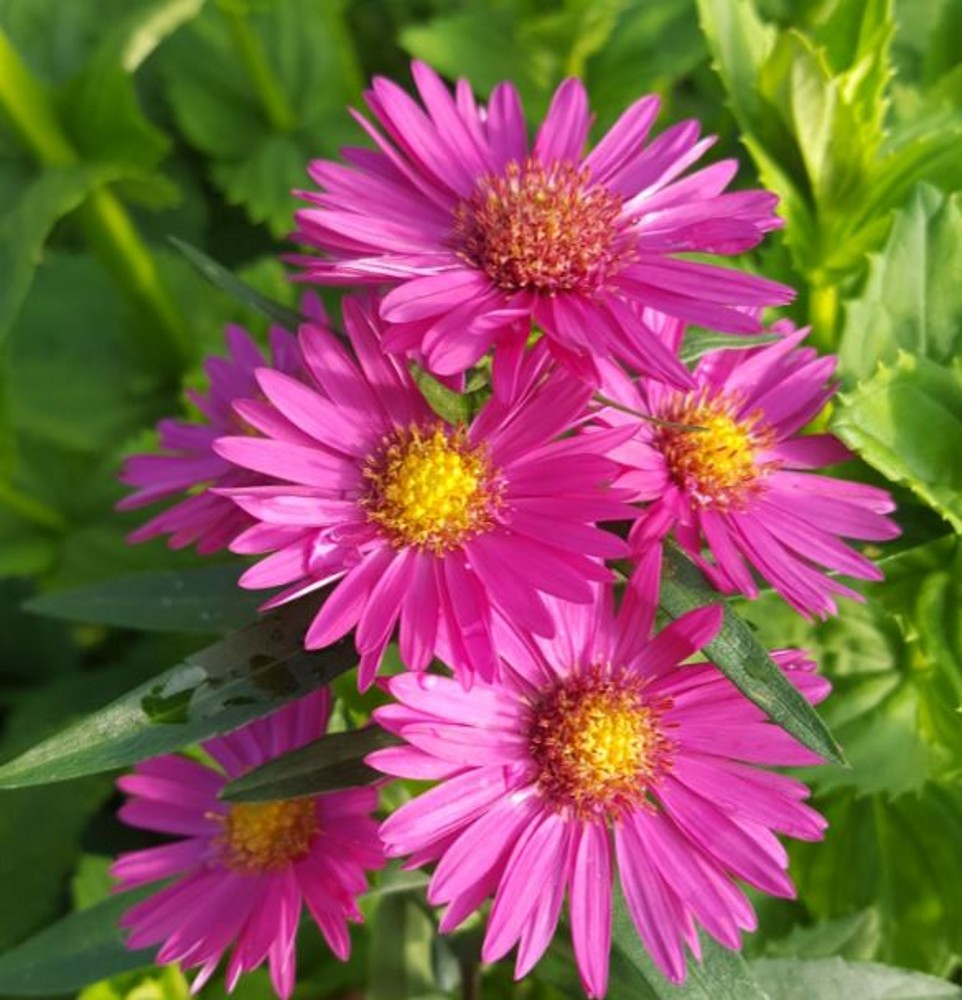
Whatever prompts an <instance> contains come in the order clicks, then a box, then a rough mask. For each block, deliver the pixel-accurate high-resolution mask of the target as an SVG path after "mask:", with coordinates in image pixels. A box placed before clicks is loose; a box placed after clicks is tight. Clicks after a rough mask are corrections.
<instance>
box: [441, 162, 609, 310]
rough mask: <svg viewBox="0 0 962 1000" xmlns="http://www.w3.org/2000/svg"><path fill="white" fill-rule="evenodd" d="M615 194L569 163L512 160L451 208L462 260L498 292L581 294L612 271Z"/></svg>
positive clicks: (603, 279) (596, 284)
mask: <svg viewBox="0 0 962 1000" xmlns="http://www.w3.org/2000/svg"><path fill="white" fill-rule="evenodd" d="M620 214H621V198H620V196H618V195H616V194H613V193H611V192H610V191H608V190H606V189H605V188H603V187H601V186H600V185H597V184H594V185H593V184H591V182H590V179H589V175H588V171H587V170H585V169H581V170H579V169H578V168H577V167H576V166H574V165H573V164H571V163H559V162H554V163H551V164H549V165H548V166H545V165H544V164H543V163H541V162H540V161H539V160H536V159H534V158H532V157H529V158H528V159H527V160H525V162H524V163H523V164H518V163H517V162H516V161H514V160H512V161H511V162H510V163H509V164H508V165H507V167H506V168H505V171H504V173H503V174H501V175H500V176H495V175H489V176H487V177H482V178H481V180H480V181H478V184H477V187H476V188H475V190H474V193H473V194H472V195H471V197H470V198H468V199H467V200H465V201H462V202H461V203H460V204H459V205H458V207H457V209H456V212H455V224H454V233H455V238H456V243H457V248H458V250H459V252H460V254H461V256H462V257H464V259H465V260H467V261H468V262H469V263H471V264H473V265H474V266H475V267H478V268H480V269H481V270H482V271H484V272H485V273H486V274H487V275H488V276H489V277H490V278H491V280H492V281H493V282H494V283H495V284H496V285H497V286H498V287H499V288H503V289H504V290H505V291H512V292H515V291H521V290H523V289H531V290H534V291H538V292H547V293H553V292H561V291H573V290H574V291H589V290H592V289H595V288H597V287H598V286H599V285H601V284H603V283H604V281H605V277H606V275H607V274H608V273H610V272H611V271H614V270H617V269H618V266H619V265H620V263H621V261H622V260H623V259H624V256H625V255H624V252H623V251H619V250H618V249H617V248H616V246H615V243H616V240H615V237H616V236H617V234H618V227H617V220H618V216H619V215H620Z"/></svg>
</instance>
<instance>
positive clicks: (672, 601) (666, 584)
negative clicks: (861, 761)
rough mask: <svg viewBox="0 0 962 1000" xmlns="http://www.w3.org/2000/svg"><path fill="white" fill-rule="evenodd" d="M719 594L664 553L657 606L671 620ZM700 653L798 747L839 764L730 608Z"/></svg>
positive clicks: (823, 730) (811, 714)
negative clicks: (703, 653)
mask: <svg viewBox="0 0 962 1000" xmlns="http://www.w3.org/2000/svg"><path fill="white" fill-rule="evenodd" d="M718 596H719V595H718V593H717V592H716V591H715V590H714V589H712V587H711V586H710V585H709V583H708V581H707V580H706V579H705V577H704V576H703V575H702V574H701V572H700V571H699V570H698V568H697V567H695V566H694V565H693V564H692V563H691V562H690V561H689V560H688V559H686V558H685V557H684V556H683V555H682V554H681V553H680V552H678V551H677V550H674V549H669V550H668V551H667V552H666V554H665V578H664V580H663V581H662V587H661V598H660V605H661V608H662V610H663V611H664V612H665V613H666V614H668V615H669V616H670V617H672V618H679V617H680V616H681V615H683V614H684V613H685V612H686V611H691V610H692V609H693V608H698V607H702V606H703V605H706V604H712V603H717V602H718ZM705 653H706V655H707V656H708V657H709V658H710V659H711V661H712V662H713V663H714V664H715V665H716V666H717V667H718V669H719V670H721V672H722V673H723V674H724V675H725V676H726V677H727V678H728V679H729V680H730V681H731V682H732V683H733V684H734V685H735V686H736V687H737V688H738V689H739V690H740V691H741V692H742V693H743V694H744V695H745V696H746V697H747V698H749V699H750V700H751V701H753V702H754V703H755V704H756V705H758V707H759V708H761V709H762V710H763V711H764V712H765V713H766V714H767V715H768V716H769V718H770V719H771V720H772V722H774V723H776V724H777V725H779V726H781V727H782V728H783V729H784V730H785V731H786V732H788V733H791V735H792V736H794V737H795V739H797V740H798V741H799V742H800V743H803V744H804V745H805V746H807V747H808V748H809V749H810V750H814V751H815V753H817V754H820V755H821V756H822V757H824V758H825V759H826V760H829V761H831V762H832V763H835V764H844V763H845V758H844V756H843V755H842V749H841V747H840V746H839V745H838V743H837V742H836V740H835V738H834V737H833V736H832V734H831V733H830V732H829V729H828V726H826V725H825V723H824V722H823V721H822V719H821V717H820V716H819V714H818V713H817V712H816V711H815V709H814V708H812V706H811V705H810V704H809V703H808V702H807V701H806V700H805V697H804V696H803V695H802V694H800V693H799V692H798V691H797V690H796V689H795V687H794V686H793V685H792V683H791V682H790V681H789V680H788V679H787V678H786V677H785V675H784V674H783V673H782V672H781V670H779V669H778V666H777V665H776V664H775V662H774V660H772V658H771V656H769V655H768V650H767V649H766V648H765V647H764V646H763V645H762V643H761V642H760V641H759V640H758V637H757V636H756V635H755V633H754V632H753V631H752V628H751V626H750V625H748V624H747V623H746V622H744V621H742V619H741V618H739V617H738V616H737V615H736V614H735V613H734V612H733V611H732V610H731V609H730V608H725V621H724V624H723V625H722V628H721V631H720V632H719V633H718V635H717V637H716V638H715V639H713V640H712V641H711V642H710V643H708V645H707V646H705Z"/></svg>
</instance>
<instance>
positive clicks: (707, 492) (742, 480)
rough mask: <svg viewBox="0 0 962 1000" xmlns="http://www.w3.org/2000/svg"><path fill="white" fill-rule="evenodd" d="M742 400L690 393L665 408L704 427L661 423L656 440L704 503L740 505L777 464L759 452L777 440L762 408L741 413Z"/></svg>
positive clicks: (675, 475) (671, 467)
mask: <svg viewBox="0 0 962 1000" xmlns="http://www.w3.org/2000/svg"><path fill="white" fill-rule="evenodd" d="M737 403H738V401H737V400H736V399H734V398H729V397H726V396H721V395H719V396H715V397H713V398H707V397H705V396H704V395H703V394H702V393H697V392H695V393H688V394H687V395H685V396H682V397H680V398H679V399H677V400H676V401H675V402H674V403H673V404H671V405H670V406H669V408H668V409H667V410H666V411H665V412H664V413H663V414H662V416H663V418H664V419H666V420H670V421H672V422H674V423H680V424H687V425H689V426H692V427H697V428H700V429H699V430H694V429H693V430H683V429H678V428H672V427H663V428H660V429H659V430H658V432H657V434H656V436H655V440H656V444H657V446H658V448H659V449H660V450H661V452H662V454H663V455H664V456H665V461H666V463H667V465H668V472H669V475H670V476H671V478H672V479H673V480H674V482H675V483H677V485H678V486H680V487H681V488H682V489H684V490H685V492H686V493H687V494H688V495H689V497H690V498H691V499H692V500H693V501H694V502H695V503H696V504H697V505H698V506H701V507H715V508H721V509H727V508H730V507H737V506H739V505H740V504H742V503H744V501H745V500H746V499H747V498H748V497H750V496H751V495H753V494H754V493H755V492H757V490H758V488H759V486H760V484H761V482H762V480H763V479H764V477H765V476H766V475H767V474H768V472H769V471H770V470H771V467H772V466H771V464H765V463H762V462H760V461H759V454H760V453H761V452H762V451H764V450H765V449H766V448H768V447H770V445H771V443H772V441H773V435H772V432H771V430H770V429H769V428H768V427H766V426H765V425H764V424H763V423H762V421H761V414H759V413H753V414H749V415H748V416H736V412H737Z"/></svg>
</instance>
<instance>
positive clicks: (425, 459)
mask: <svg viewBox="0 0 962 1000" xmlns="http://www.w3.org/2000/svg"><path fill="white" fill-rule="evenodd" d="M375 309H376V305H375V304H374V303H367V304H361V303H360V302H358V301H355V300H351V299H348V300H346V302H345V305H344V319H345V326H346V328H347V332H348V335H349V337H350V341H351V344H352V345H353V348H354V351H355V353H356V356H357V360H356V361H355V360H354V359H353V358H352V357H351V356H350V355H349V353H348V352H347V351H346V350H345V348H344V347H343V346H342V345H341V343H339V342H338V341H337V340H336V339H335V338H334V337H333V336H332V335H331V334H330V333H329V332H328V331H326V330H324V329H323V328H320V327H316V326H310V325H308V326H306V327H304V328H302V330H301V334H300V336H301V340H300V343H301V349H302V353H303V356H304V360H305V363H306V365H307V367H308V369H309V370H310V373H311V374H312V375H313V377H314V380H315V382H314V384H312V385H308V384H306V383H305V382H302V381H298V380H296V379H293V378H291V377H289V376H286V375H284V374H282V373H280V372H277V371H273V370H270V369H260V370H258V372H257V373H256V375H257V381H258V384H259V386H260V389H261V392H262V393H263V396H264V397H265V398H264V400H263V401H259V400H253V401H247V402H241V403H238V404H237V405H236V407H235V409H236V411H237V413H238V414H239V415H240V416H241V417H242V418H243V419H244V421H245V422H246V423H248V424H250V425H251V426H252V427H254V428H256V429H257V430H258V431H260V432H261V433H262V434H263V435H264V437H263V438H257V437H250V436H247V437H228V438H222V439H220V440H219V441H218V442H217V443H216V444H215V450H216V451H217V453H218V454H219V455H220V456H221V457H222V458H225V459H227V460H228V461H230V462H232V463H233V464H235V465H237V466H240V467H241V468H244V469H249V470H253V471H254V472H257V473H259V474H261V475H263V476H268V477H271V478H272V479H274V480H276V481H277V482H276V484H275V485H268V486H260V487H253V488H246V487H243V488H237V489H231V490H229V491H227V492H229V494H230V496H231V497H232V498H233V500H234V501H235V502H236V503H238V504H239V505H240V506H241V507H242V508H243V509H244V510H245V511H246V512H247V513H248V514H250V515H251V516H253V517H255V518H256V519H257V522H258V523H257V524H255V525H254V527H252V528H250V529H249V530H248V531H246V532H244V533H243V534H242V535H241V536H240V537H239V538H237V539H236V540H235V542H234V544H233V545H232V548H233V550H234V551H236V552H243V553H248V554H250V553H265V552H269V553H271V555H269V556H268V557H267V558H266V559H264V560H262V561H261V562H260V563H258V564H257V565H255V566H253V567H252V568H251V569H250V570H248V571H247V572H246V573H245V574H244V575H243V576H242V577H241V580H240V583H241V585H242V586H244V587H253V588H259V587H275V586H280V585H288V586H287V589H285V590H284V591H282V592H281V593H280V594H279V595H277V596H275V597H273V598H272V599H271V600H270V601H269V602H268V604H267V606H275V605H277V604H279V603H282V602H284V601H288V600H291V599H293V598H295V597H299V596H300V595H302V594H305V593H307V592H310V591H313V590H316V589H318V588H320V587H323V586H325V585H328V584H330V583H332V582H335V581H339V582H338V584H337V587H336V588H335V589H334V590H333V591H332V592H331V594H330V596H328V597H327V599H326V601H325V602H324V603H323V605H322V606H321V608H320V611H319V612H318V614H317V617H316V618H315V619H314V621H313V623H312V625H311V626H310V628H309V629H308V632H307V635H306V639H305V642H306V645H307V647H308V648H309V649H314V648H322V647H324V646H327V645H329V644H330V643H332V642H334V641H335V640H337V639H339V638H340V637H341V636H343V635H346V634H347V633H348V632H349V631H350V630H351V629H352V628H354V627H355V626H357V632H356V640H355V641H356V644H357V649H358V652H359V653H360V670H359V683H360V685H361V686H362V688H363V687H367V686H368V685H369V684H370V683H371V682H372V681H373V679H374V676H375V673H376V672H377V669H378V665H379V663H380V660H381V657H382V655H383V652H384V649H385V647H386V645H387V643H388V641H389V640H390V638H391V634H392V632H393V630H394V628H395V625H396V624H398V623H400V651H401V657H402V659H403V661H404V663H405V665H406V666H407V667H408V668H409V669H411V670H423V669H424V668H425V667H426V666H427V665H428V664H429V663H430V661H431V658H432V656H433V654H434V651H435V649H436V648H437V646H438V643H439V642H441V643H445V644H446V645H447V647H448V648H450V649H451V651H452V654H451V665H452V666H453V667H454V668H455V669H456V670H457V671H458V672H459V673H460V674H461V676H462V679H463V680H464V682H465V683H470V680H471V677H472V676H473V674H475V673H478V674H480V675H481V676H482V677H486V678H491V677H493V676H494V674H495V672H496V670H497V659H496V657H495V652H494V646H493V643H492V638H491V622H492V609H494V608H498V609H500V610H502V611H503V612H504V613H505V614H506V615H507V616H508V617H510V618H511V619H513V620H514V621H516V622H517V623H518V624H519V626H521V627H525V628H530V629H532V630H533V631H535V632H538V633H540V634H549V633H550V632H551V631H552V630H553V628H554V625H553V622H552V620H551V618H550V616H549V615H548V613H547V611H546V609H545V605H544V602H543V600H542V596H543V594H545V593H548V594H555V595H557V596H559V597H563V598H565V599H567V600H572V601H589V600H590V599H591V587H590V584H589V581H592V580H608V579H610V578H611V574H610V572H609V570H607V569H606V568H605V567H604V563H603V560H604V559H605V558H609V557H611V558H615V557H618V556H619V554H626V553H627V551H628V550H627V546H626V545H625V543H624V542H623V541H622V540H621V539H619V538H617V537H615V536H614V535H612V534H610V533H609V532H606V531H604V530H602V529H601V528H598V527H597V525H596V524H595V522H596V521H600V520H606V519H623V518H625V517H627V516H630V515H631V514H632V508H631V507H629V506H627V505H626V504H623V503H620V502H619V501H618V499H617V495H616V494H614V493H613V492H612V491H611V490H610V489H609V488H608V486H607V481H608V480H609V479H610V478H611V477H612V476H613V475H614V474H615V472H616V471H617V466H616V465H615V464H614V463H613V462H612V461H611V460H610V459H608V458H606V457H605V451H606V450H607V449H610V448H611V447H612V446H613V445H614V444H616V443H618V442H619V441H621V440H624V439H625V438H626V433H625V429H624V428H616V429H614V430H613V431H610V432H604V433H602V434H601V435H599V436H597V437H596V436H595V435H594V434H591V435H574V436H569V437H565V438H562V439H559V436H560V435H562V434H565V433H566V432H568V431H570V430H572V429H573V428H575V427H576V426H577V425H578V423H579V422H580V421H582V420H584V419H585V416H586V413H587V411H586V405H587V402H588V399H589V397H590V394H591V389H590V388H589V387H587V386H586V385H585V384H584V383H583V382H582V381H580V380H579V379H577V378H575V377H574V376H572V375H571V374H570V373H568V372H565V371H560V370H557V369H556V368H554V367H553V366H552V365H551V363H550V359H549V358H548V356H547V353H546V351H545V350H544V348H543V346H541V347H537V348H535V349H534V350H532V351H528V352H524V353H521V354H517V355H516V356H515V357H514V359H513V363H512V364H507V363H504V359H502V363H499V364H498V365H496V366H495V371H494V376H493V390H494V392H493V395H492V397H491V398H490V399H489V401H488V402H487V404H486V405H485V406H484V407H483V409H482V410H481V411H480V412H479V413H478V415H477V416H476V417H475V418H474V420H473V421H472V422H471V423H470V424H469V425H457V426H452V425H449V424H447V423H445V422H443V421H441V420H440V419H439V418H438V417H437V416H436V415H435V414H434V413H432V412H431V410H430V409H429V408H428V406H427V404H426V403H425V401H424V399H423V397H422V396H421V394H420V392H419V391H418V389H417V388H416V386H415V385H414V383H413V381H412V380H411V377H410V375H409V374H408V372H407V370H406V368H405V367H404V366H403V365H402V364H401V363H400V362H399V361H397V360H396V359H394V358H392V357H390V356H386V355H385V354H384V353H383V351H382V349H381V344H380V339H379V333H380V331H379V329H378V325H377V317H376V312H375ZM629 433H630V430H629Z"/></svg>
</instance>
